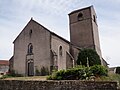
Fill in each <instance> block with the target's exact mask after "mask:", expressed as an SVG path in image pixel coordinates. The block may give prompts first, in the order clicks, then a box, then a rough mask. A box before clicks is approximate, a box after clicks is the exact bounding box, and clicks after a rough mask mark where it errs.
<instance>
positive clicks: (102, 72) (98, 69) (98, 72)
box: [90, 65, 108, 77]
mask: <svg viewBox="0 0 120 90" xmlns="http://www.w3.org/2000/svg"><path fill="white" fill-rule="evenodd" d="M90 71H91V72H92V73H93V75H94V76H96V77H98V76H99V77H100V76H107V75H108V70H107V68H105V67H104V66H101V65H94V66H91V67H90Z"/></svg>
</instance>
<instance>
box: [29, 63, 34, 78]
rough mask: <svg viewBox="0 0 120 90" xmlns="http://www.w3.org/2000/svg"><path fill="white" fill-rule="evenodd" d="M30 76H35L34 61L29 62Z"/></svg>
mask: <svg viewBox="0 0 120 90" xmlns="http://www.w3.org/2000/svg"><path fill="white" fill-rule="evenodd" d="M28 76H34V65H33V62H29V63H28Z"/></svg>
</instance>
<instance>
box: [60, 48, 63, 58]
mask: <svg viewBox="0 0 120 90" xmlns="http://www.w3.org/2000/svg"><path fill="white" fill-rule="evenodd" d="M62 53H63V50H62V46H60V47H59V55H60V56H62Z"/></svg>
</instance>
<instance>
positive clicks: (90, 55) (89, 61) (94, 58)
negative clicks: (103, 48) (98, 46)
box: [77, 49, 101, 66]
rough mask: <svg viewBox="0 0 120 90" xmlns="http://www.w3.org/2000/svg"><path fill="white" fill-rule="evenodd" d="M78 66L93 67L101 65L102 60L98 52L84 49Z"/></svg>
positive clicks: (80, 53) (81, 51) (78, 60)
mask: <svg viewBox="0 0 120 90" xmlns="http://www.w3.org/2000/svg"><path fill="white" fill-rule="evenodd" d="M77 64H78V65H81V64H82V65H85V66H88V65H89V66H93V65H100V64H101V60H100V57H99V55H98V54H97V52H96V51H95V50H93V49H82V50H80V52H79V55H78V59H77Z"/></svg>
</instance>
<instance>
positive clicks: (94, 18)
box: [93, 15, 96, 23]
mask: <svg viewBox="0 0 120 90" xmlns="http://www.w3.org/2000/svg"><path fill="white" fill-rule="evenodd" d="M93 21H94V22H95V23H96V17H95V15H93Z"/></svg>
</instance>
